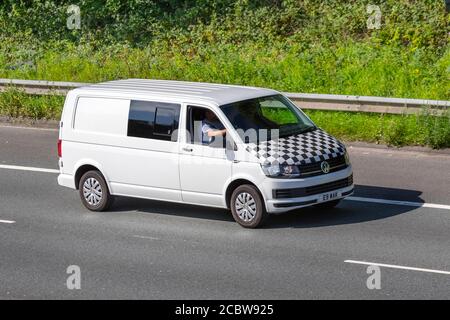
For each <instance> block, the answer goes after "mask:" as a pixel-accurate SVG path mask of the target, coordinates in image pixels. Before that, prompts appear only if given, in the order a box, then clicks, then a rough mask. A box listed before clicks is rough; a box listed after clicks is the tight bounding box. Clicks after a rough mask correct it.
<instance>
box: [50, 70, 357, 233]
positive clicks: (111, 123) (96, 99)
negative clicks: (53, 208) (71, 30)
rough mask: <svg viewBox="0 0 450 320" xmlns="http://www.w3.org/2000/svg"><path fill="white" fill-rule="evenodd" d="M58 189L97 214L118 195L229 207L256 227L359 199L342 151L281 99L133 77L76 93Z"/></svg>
mask: <svg viewBox="0 0 450 320" xmlns="http://www.w3.org/2000/svg"><path fill="white" fill-rule="evenodd" d="M58 153H59V168H60V174H59V176H58V183H59V184H60V185H61V186H65V187H69V188H72V189H77V190H79V193H80V196H81V201H82V202H83V204H84V205H85V206H86V208H88V209H89V210H92V211H103V210H107V208H108V207H109V206H110V205H111V203H112V201H113V197H114V196H127V197H136V198H146V199H156V200H163V201H171V202H182V203H190V204H195V205H203V206H211V207H219V208H228V209H231V212H232V214H233V217H234V219H235V220H236V221H237V222H238V223H239V224H240V225H242V226H244V227H249V228H255V227H257V226H259V225H260V224H261V223H262V222H263V220H264V218H265V217H266V216H267V215H268V214H269V213H274V214H278V213H283V212H286V211H289V210H293V209H298V208H302V207H306V206H311V205H317V206H321V207H327V208H331V207H334V206H335V205H336V204H337V203H338V202H339V201H340V200H341V199H342V198H344V197H346V196H348V195H350V194H352V193H353V174H352V167H351V164H350V161H349V157H348V154H347V152H346V149H345V147H344V145H343V144H342V143H340V142H339V141H338V140H336V139H335V138H334V137H332V136H330V135H329V134H327V133H326V132H324V131H323V130H322V129H320V128H317V127H316V126H315V125H314V123H313V122H312V121H311V120H310V119H309V118H308V117H307V116H306V115H305V114H304V113H303V112H302V111H301V110H300V109H298V108H297V107H296V106H295V105H294V104H293V103H292V102H291V101H290V100H289V99H288V98H286V97H285V96H283V95H282V94H280V93H279V92H277V91H274V90H269V89H262V88H254V87H243V86H233V85H220V84H209V83H192V82H182V81H162V80H142V79H129V80H118V81H110V82H105V83H100V84H95V85H90V86H86V87H81V88H77V89H74V90H72V91H70V92H69V93H68V94H67V97H66V101H65V104H64V110H63V113H62V119H61V123H60V133H59V141H58Z"/></svg>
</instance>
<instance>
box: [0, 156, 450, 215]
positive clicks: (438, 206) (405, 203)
mask: <svg viewBox="0 0 450 320" xmlns="http://www.w3.org/2000/svg"><path fill="white" fill-rule="evenodd" d="M0 169H8V170H21V171H33V172H46V173H59V170H56V169H47V168H36V167H22V166H13V165H5V164H0ZM344 200H349V201H361V202H372V203H383V204H393V205H398V206H410V207H424V208H433V209H444V210H450V205H445V204H436V203H421V202H410V201H399V200H387V199H375V198H362V197H353V196H352V197H347V198H345V199H344Z"/></svg>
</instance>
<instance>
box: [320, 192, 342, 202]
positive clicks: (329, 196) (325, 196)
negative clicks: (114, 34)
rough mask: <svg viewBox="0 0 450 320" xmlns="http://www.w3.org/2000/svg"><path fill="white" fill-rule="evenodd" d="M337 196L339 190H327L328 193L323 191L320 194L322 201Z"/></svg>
mask: <svg viewBox="0 0 450 320" xmlns="http://www.w3.org/2000/svg"><path fill="white" fill-rule="evenodd" d="M338 196H339V192H337V191H333V192H329V193H324V194H323V195H322V199H321V200H322V201H329V200H333V199H336V198H337V197H338Z"/></svg>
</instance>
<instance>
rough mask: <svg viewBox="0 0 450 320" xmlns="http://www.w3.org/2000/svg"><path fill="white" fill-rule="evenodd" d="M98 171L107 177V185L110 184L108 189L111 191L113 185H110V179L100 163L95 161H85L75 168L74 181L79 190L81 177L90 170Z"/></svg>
mask: <svg viewBox="0 0 450 320" xmlns="http://www.w3.org/2000/svg"><path fill="white" fill-rule="evenodd" d="M92 170H94V171H98V172H100V174H101V175H102V176H103V178H104V179H105V182H106V185H107V186H108V189H109V190H110V192H111V186H110V185H109V181H108V179H107V177H106V175H105V174H104V173H103V170H102V168H101V166H100V165H99V164H98V163H95V162H83V163H80V164H78V165H77V169H76V170H75V174H74V182H75V188H76V189H77V190H78V189H79V184H80V180H81V177H82V176H83V175H84V174H85V173H86V172H88V171H92Z"/></svg>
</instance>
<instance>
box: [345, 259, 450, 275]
mask: <svg viewBox="0 0 450 320" xmlns="http://www.w3.org/2000/svg"><path fill="white" fill-rule="evenodd" d="M344 262H346V263H354V264H363V265H367V266H379V267H386V268H392V269H403V270H411V271H421V272H430V273H439V274H446V275H450V271H442V270H433V269H423V268H413V267H405V266H398V265H393V264H384V263H376V262H365V261H355V260H345V261H344Z"/></svg>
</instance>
